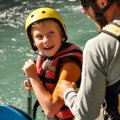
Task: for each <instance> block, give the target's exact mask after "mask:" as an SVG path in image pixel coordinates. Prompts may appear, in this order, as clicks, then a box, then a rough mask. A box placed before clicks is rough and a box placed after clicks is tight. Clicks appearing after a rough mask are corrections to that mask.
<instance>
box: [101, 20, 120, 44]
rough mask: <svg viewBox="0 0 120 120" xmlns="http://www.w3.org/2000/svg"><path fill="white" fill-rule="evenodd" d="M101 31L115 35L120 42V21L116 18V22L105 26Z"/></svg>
mask: <svg viewBox="0 0 120 120" xmlns="http://www.w3.org/2000/svg"><path fill="white" fill-rule="evenodd" d="M101 32H104V33H107V34H109V35H111V36H113V37H114V38H116V39H117V40H119V42H120V21H119V20H115V22H112V23H110V24H108V25H106V26H105V27H103V29H102V31H101Z"/></svg>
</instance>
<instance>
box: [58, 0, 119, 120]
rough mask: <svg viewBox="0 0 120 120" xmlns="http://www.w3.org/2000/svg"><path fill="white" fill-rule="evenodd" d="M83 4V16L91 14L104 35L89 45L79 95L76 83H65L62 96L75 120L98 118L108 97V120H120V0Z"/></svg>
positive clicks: (94, 0) (90, 0) (93, 0)
mask: <svg viewBox="0 0 120 120" xmlns="http://www.w3.org/2000/svg"><path fill="white" fill-rule="evenodd" d="M81 4H82V11H83V13H84V14H88V15H89V16H90V17H91V18H92V19H93V20H94V21H95V22H96V24H97V26H98V29H99V30H102V32H101V33H100V34H99V35H98V36H96V37H95V38H93V39H91V40H89V41H88V42H87V43H86V45H85V48H84V52H83V70H82V82H81V86H80V90H79V91H78V93H77V91H76V90H75V84H74V83H70V82H67V81H65V80H63V81H61V85H59V86H58V93H59V94H60V97H63V96H61V94H64V100H65V104H66V105H67V106H69V108H70V109H71V111H72V113H73V114H74V116H75V120H94V119H95V118H97V117H98V115H99V113H100V106H101V104H102V103H103V101H104V98H106V102H105V103H107V106H106V114H105V120H108V119H109V120H120V114H119V100H120V99H119V93H120V87H119V86H120V41H119V40H120V0H81ZM111 22H113V23H112V24H110V23H111ZM105 25H107V26H105ZM104 26H105V27H104ZM102 28H103V29H102Z"/></svg>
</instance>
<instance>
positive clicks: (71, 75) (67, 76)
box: [53, 61, 81, 99]
mask: <svg viewBox="0 0 120 120" xmlns="http://www.w3.org/2000/svg"><path fill="white" fill-rule="evenodd" d="M80 75H81V69H80V67H79V65H78V64H77V63H76V62H73V61H70V62H67V63H65V64H64V66H63V67H62V69H61V72H60V77H59V81H58V83H57V86H58V84H59V83H60V81H61V80H66V81H70V82H77V81H78V80H79V78H80ZM57 86H56V88H55V90H54V93H53V98H54V99H57V98H59V97H58V95H57Z"/></svg>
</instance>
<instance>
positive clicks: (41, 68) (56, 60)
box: [36, 43, 82, 119]
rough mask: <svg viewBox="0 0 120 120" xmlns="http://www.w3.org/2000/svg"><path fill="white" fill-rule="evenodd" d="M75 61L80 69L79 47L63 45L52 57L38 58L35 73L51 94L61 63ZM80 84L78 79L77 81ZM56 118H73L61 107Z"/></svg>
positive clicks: (69, 44) (80, 54) (65, 108)
mask: <svg viewBox="0 0 120 120" xmlns="http://www.w3.org/2000/svg"><path fill="white" fill-rule="evenodd" d="M71 60H72V61H76V62H77V63H78V64H79V65H80V67H82V51H81V49H80V48H79V47H77V46H76V45H74V44H71V43H65V44H64V47H62V49H60V50H59V51H58V52H57V53H56V55H55V56H54V57H51V58H48V57H42V56H39V57H38V59H37V62H36V66H37V72H38V74H39V76H40V78H41V80H42V82H43V85H44V86H45V88H46V90H48V91H49V92H50V93H51V94H52V93H53V91H54V89H55V87H56V84H57V82H58V80H59V73H60V69H61V67H62V65H63V63H65V62H67V61H71ZM78 83H79V84H80V79H79V80H78ZM57 117H58V118H61V119H67V118H71V117H73V115H72V113H71V112H70V110H69V109H68V108H67V107H66V106H63V107H62V108H61V110H60V111H59V112H58V113H57Z"/></svg>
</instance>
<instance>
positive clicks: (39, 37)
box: [35, 35, 43, 40]
mask: <svg viewBox="0 0 120 120" xmlns="http://www.w3.org/2000/svg"><path fill="white" fill-rule="evenodd" d="M35 38H37V39H40V40H41V39H42V38H43V36H42V35H36V36H35Z"/></svg>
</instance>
